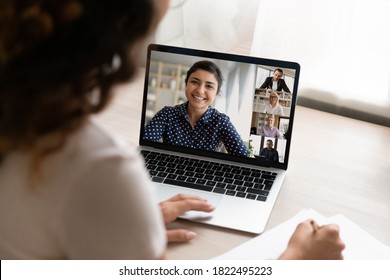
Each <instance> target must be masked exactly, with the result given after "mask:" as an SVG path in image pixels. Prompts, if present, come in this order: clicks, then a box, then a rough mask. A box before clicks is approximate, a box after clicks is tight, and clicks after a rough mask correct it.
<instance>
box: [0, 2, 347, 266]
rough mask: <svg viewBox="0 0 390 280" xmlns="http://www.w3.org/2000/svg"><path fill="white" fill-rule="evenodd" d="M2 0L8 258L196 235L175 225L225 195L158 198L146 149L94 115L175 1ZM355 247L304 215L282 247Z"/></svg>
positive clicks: (2, 199)
mask: <svg viewBox="0 0 390 280" xmlns="http://www.w3.org/2000/svg"><path fill="white" fill-rule="evenodd" d="M0 1H1V7H2V8H1V13H0V22H1V24H0V46H1V48H0V224H1V227H0V258H1V259H3V260H4V259H161V258H164V255H165V251H166V248H167V242H169V241H171V242H174V241H187V240H190V239H192V238H194V237H195V233H193V232H190V231H188V230H185V229H177V230H168V231H167V230H166V228H165V225H166V224H169V223H171V222H172V221H174V220H175V219H176V218H177V217H178V216H179V215H180V214H182V213H183V212H185V211H188V210H199V211H206V212H210V211H212V210H213V206H211V205H209V204H208V203H207V201H204V200H203V199H201V198H199V197H194V196H186V195H182V196H176V197H174V198H172V199H170V200H168V201H164V202H162V203H160V204H158V203H157V202H156V201H155V200H154V199H153V195H152V188H151V185H150V184H151V183H150V182H149V180H148V177H147V173H146V171H145V170H144V167H143V160H142V159H141V157H140V156H139V154H138V153H137V152H136V150H135V149H134V148H132V147H128V146H127V145H126V144H124V142H122V141H121V140H119V139H117V138H116V137H115V136H114V135H113V134H112V133H111V132H109V131H107V130H105V129H103V128H102V127H101V126H100V125H99V124H98V123H97V121H95V120H94V118H93V117H92V116H93V115H94V114H95V113H98V112H100V111H102V110H103V109H104V108H105V107H106V106H107V105H108V103H109V100H110V97H111V94H112V88H113V86H115V85H117V84H119V83H123V82H127V81H129V80H130V79H131V78H132V77H133V76H134V73H135V72H136V69H137V67H138V66H137V65H136V61H138V60H139V59H137V58H138V56H139V53H141V51H142V49H143V48H144V45H145V40H146V38H148V37H150V35H151V34H152V33H153V32H154V30H155V29H156V27H157V24H158V22H159V21H160V20H161V18H162V17H163V15H164V14H165V13H166V10H167V9H168V6H169V3H168V1H166V0H111V1H95V0H63V1H61V0H59V1H49V0H47V1H45V0H40V1H9V0H0ZM118 61H119V63H118ZM114 62H115V63H114ZM92 92H94V93H96V92H98V93H99V98H98V99H96V98H94V99H93V98H91V93H92ZM134 94H137V93H134ZM222 242H223V241H222ZM343 248H344V244H343V242H342V241H341V240H340V237H339V231H338V228H337V226H336V225H325V226H321V227H317V228H316V229H313V226H312V223H311V222H310V221H304V222H303V223H302V224H300V225H299V226H298V227H297V229H296V231H295V232H294V234H293V236H292V237H291V239H290V242H289V244H288V246H287V248H286V250H285V251H284V252H283V253H282V255H281V256H280V258H281V259H341V258H342V250H343ZM254 250H255V248H254Z"/></svg>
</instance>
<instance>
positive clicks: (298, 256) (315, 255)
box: [279, 220, 345, 260]
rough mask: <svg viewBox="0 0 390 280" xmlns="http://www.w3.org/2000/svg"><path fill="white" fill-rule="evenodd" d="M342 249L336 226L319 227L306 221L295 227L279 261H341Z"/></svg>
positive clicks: (342, 245)
mask: <svg viewBox="0 0 390 280" xmlns="http://www.w3.org/2000/svg"><path fill="white" fill-rule="evenodd" d="M344 248H345V244H344V243H343V241H342V240H341V239H340V235H339V227H338V226H337V225H335V224H329V225H324V226H321V227H320V226H318V225H317V224H316V223H315V222H314V221H313V220H307V221H305V222H303V223H301V224H299V225H298V226H297V228H296V230H295V232H294V233H293V235H292V236H291V238H290V241H289V243H288V246H287V249H286V250H285V251H284V252H283V254H282V255H281V256H280V257H279V259H295V260H318V259H323V260H326V259H332V260H341V259H343V255H342V251H343V250H344Z"/></svg>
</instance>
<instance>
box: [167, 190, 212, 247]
mask: <svg viewBox="0 0 390 280" xmlns="http://www.w3.org/2000/svg"><path fill="white" fill-rule="evenodd" d="M160 209H161V213H162V215H163V219H164V222H165V225H167V224H169V223H172V222H173V221H175V220H176V219H177V217H179V216H180V215H181V214H183V213H184V212H187V211H190V210H196V211H203V212H211V211H213V210H214V206H212V205H211V204H208V203H207V201H206V200H205V199H203V198H201V197H198V196H193V195H186V194H178V195H176V196H174V197H171V198H170V199H168V200H165V201H163V202H161V203H160ZM195 236H196V233H195V232H192V231H188V230H185V229H172V230H167V238H168V242H185V241H189V240H191V239H193V238H194V237H195Z"/></svg>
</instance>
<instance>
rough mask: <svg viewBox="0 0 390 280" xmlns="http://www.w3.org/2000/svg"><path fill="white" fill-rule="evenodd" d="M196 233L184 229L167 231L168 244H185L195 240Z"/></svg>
mask: <svg viewBox="0 0 390 280" xmlns="http://www.w3.org/2000/svg"><path fill="white" fill-rule="evenodd" d="M195 236H196V233H195V232H192V231H188V230H185V229H172V230H167V239H168V242H169V243H171V242H187V241H190V240H191V239H193V238H195Z"/></svg>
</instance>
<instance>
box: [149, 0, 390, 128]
mask: <svg viewBox="0 0 390 280" xmlns="http://www.w3.org/2000/svg"><path fill="white" fill-rule="evenodd" d="M389 14H390V1H389V0H327V1H321V0H279V1H271V0H245V1H242V0H228V1H226V0H171V8H170V10H169V11H168V14H167V16H166V17H165V19H164V21H163V22H162V24H161V25H160V27H159V29H158V31H157V33H156V38H155V41H156V43H160V44H168V45H175V46H183V47H190V48H198V49H204V50H212V51H222V52H229V53H238V54H243V55H250V56H259V57H265V58H274V59H282V60H289V61H296V62H298V63H299V64H300V65H301V78H300V84H299V91H298V104H300V105H303V106H307V107H312V108H316V109H320V110H324V111H328V112H331V113H336V114H340V115H344V116H348V117H352V118H355V119H360V120H365V121H369V122H372V123H376V124H381V125H385V126H390V36H389V34H388V33H389V32H388V26H390V17H389V16H388V15H389Z"/></svg>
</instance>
